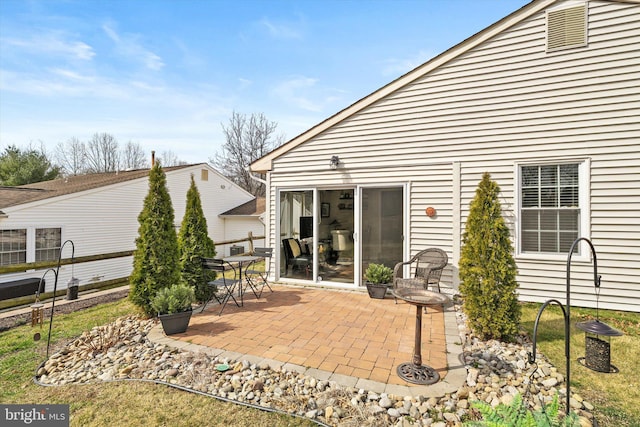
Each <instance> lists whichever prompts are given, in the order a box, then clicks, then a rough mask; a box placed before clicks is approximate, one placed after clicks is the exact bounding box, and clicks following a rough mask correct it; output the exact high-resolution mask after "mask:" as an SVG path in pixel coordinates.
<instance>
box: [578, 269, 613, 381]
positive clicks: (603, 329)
mask: <svg viewBox="0 0 640 427" xmlns="http://www.w3.org/2000/svg"><path fill="white" fill-rule="evenodd" d="M600 284H601V277H600V276H598V277H597V280H596V282H595V293H596V319H595V320H587V321H585V322H578V323H576V328H578V329H580V330H581V331H584V333H585V336H584V345H585V354H584V357H579V358H578V362H579V363H581V364H582V365H584V366H586V367H587V368H589V369H591V370H593V371H597V372H606V373H610V372H618V368H616V367H615V366H613V365H612V364H611V337H619V336H622V335H623V334H622V332H620V331H619V330H617V329H614V328H612V327H611V326H609V325H607V324H606V323H604V322H601V321H600V316H599V311H598V303H599V300H600Z"/></svg>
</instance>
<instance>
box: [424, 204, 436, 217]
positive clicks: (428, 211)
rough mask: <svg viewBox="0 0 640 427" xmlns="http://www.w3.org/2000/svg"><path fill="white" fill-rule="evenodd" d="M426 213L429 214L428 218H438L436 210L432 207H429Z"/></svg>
mask: <svg viewBox="0 0 640 427" xmlns="http://www.w3.org/2000/svg"><path fill="white" fill-rule="evenodd" d="M425 212H426V213H427V216H428V217H429V218H432V217H434V216H436V210H435V208H432V207H431V206H429V207H428V208H427V209H425Z"/></svg>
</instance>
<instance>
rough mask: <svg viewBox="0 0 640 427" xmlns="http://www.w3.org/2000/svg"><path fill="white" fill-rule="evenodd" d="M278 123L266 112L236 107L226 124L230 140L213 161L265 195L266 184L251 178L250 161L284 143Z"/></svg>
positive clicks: (231, 176)
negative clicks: (244, 110) (242, 112)
mask: <svg viewBox="0 0 640 427" xmlns="http://www.w3.org/2000/svg"><path fill="white" fill-rule="evenodd" d="M277 126H278V125H277V123H275V122H271V121H269V120H267V118H266V117H265V116H264V114H262V113H260V114H255V113H254V114H251V116H250V117H247V116H246V115H245V114H241V113H238V112H236V111H234V112H233V113H232V115H231V118H230V119H229V124H228V125H227V126H225V125H224V124H222V130H223V132H224V135H225V138H226V142H225V143H224V145H223V146H222V152H221V153H216V155H215V158H213V159H209V161H210V162H211V163H212V164H214V165H215V167H216V168H217V169H218V170H220V172H222V174H223V175H225V176H226V177H227V178H229V179H231V180H232V181H233V182H235V183H236V184H238V185H239V186H241V187H242V188H244V189H245V190H247V191H248V192H250V193H251V194H254V195H256V196H260V195H264V193H265V188H264V184H261V183H260V182H258V181H256V180H254V179H252V178H251V172H249V165H250V164H251V163H253V162H254V161H255V160H257V159H259V158H260V157H262V156H264V155H265V154H267V153H268V152H269V151H271V150H273V149H274V148H276V147H278V146H280V145H282V143H283V142H284V135H279V136H276V135H275V131H276V128H277Z"/></svg>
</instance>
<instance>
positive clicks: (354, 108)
mask: <svg viewBox="0 0 640 427" xmlns="http://www.w3.org/2000/svg"><path fill="white" fill-rule="evenodd" d="M556 1H558V0H532V1H531V2H530V3H527V4H526V5H524V6H523V7H521V8H520V9H518V10H516V11H514V12H512V13H511V14H509V15H507V16H506V17H504V18H502V19H501V20H499V21H497V22H495V23H493V24H492V25H490V26H488V27H487V28H485V29H484V30H482V31H480V32H478V33H476V34H474V35H472V36H471V37H469V38H467V39H465V40H463V41H462V42H460V43H458V44H457V45H455V46H453V47H451V48H449V49H448V50H446V51H444V52H443V53H441V54H440V55H438V56H436V57H434V58H432V59H431V60H429V61H427V62H425V63H424V64H422V65H420V66H418V67H417V68H415V69H413V70H411V71H409V72H408V73H406V74H404V75H402V76H400V77H398V78H397V79H395V80H393V81H392V82H390V83H388V84H387V85H385V86H383V87H381V88H380V89H378V90H377V91H375V92H373V93H371V94H369V95H367V96H365V97H364V98H362V99H360V100H358V101H356V102H355V103H353V104H351V105H350V106H348V107H347V108H345V109H343V110H341V111H339V112H338V113H336V114H334V115H333V116H331V117H329V118H328V119H326V120H324V121H322V122H320V123H319V124H317V125H316V126H314V127H312V128H311V129H309V130H307V131H306V132H304V133H302V134H300V135H298V136H296V137H295V138H293V139H292V140H290V141H289V142H287V143H286V144H284V145H281V146H280V147H278V148H276V149H275V150H273V151H271V152H270V153H268V154H266V155H265V156H263V157H261V158H259V159H258V160H256V161H255V162H253V163H252V164H251V170H252V171H253V172H257V173H263V174H266V173H267V172H268V171H271V170H272V169H273V161H274V160H275V159H277V158H278V157H280V156H282V155H283V154H285V153H287V152H288V151H290V150H292V149H294V148H295V147H297V146H298V145H300V144H302V143H304V142H306V141H308V140H310V139H311V138H313V137H315V136H317V135H319V134H321V133H322V132H324V131H325V130H327V129H329V128H330V127H332V126H333V125H335V124H336V123H339V122H341V121H343V120H345V119H346V118H348V117H350V116H351V115H353V114H355V113H357V112H358V111H360V110H363V109H364V108H366V107H368V106H369V105H371V104H373V103H374V102H376V101H378V100H380V99H382V98H384V97H385V96H387V95H389V94H390V93H392V92H394V91H396V90H398V89H400V88H401V87H403V86H406V85H408V84H409V83H411V82H413V81H414V80H417V79H419V78H421V77H422V76H424V75H425V74H427V73H429V72H430V71H432V70H433V69H435V68H437V67H440V66H441V65H443V64H445V63H447V62H449V61H451V60H453V59H455V58H456V57H458V56H460V55H462V54H463V53H465V52H467V51H468V50H469V49H472V48H473V47H475V46H477V45H478V44H480V43H482V42H484V41H485V40H487V39H489V38H491V37H493V36H494V35H496V34H498V33H500V32H501V31H504V30H506V29H507V28H509V27H511V26H513V25H515V24H517V23H518V22H520V21H522V20H523V19H525V18H527V17H528V16H530V15H533V14H534V13H537V12H538V11H540V10H543V9H545V8H546V7H548V6H549V5H551V4H553V3H555V2H556Z"/></svg>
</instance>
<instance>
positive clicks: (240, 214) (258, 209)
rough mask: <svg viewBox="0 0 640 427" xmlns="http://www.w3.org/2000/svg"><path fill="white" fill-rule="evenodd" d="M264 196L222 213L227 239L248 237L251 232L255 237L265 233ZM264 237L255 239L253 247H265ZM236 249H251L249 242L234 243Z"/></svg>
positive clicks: (242, 250) (244, 250)
mask: <svg viewBox="0 0 640 427" xmlns="http://www.w3.org/2000/svg"><path fill="white" fill-rule="evenodd" d="M264 207H265V199H264V197H256V198H255V199H253V200H249V201H248V202H247V203H244V204H242V205H240V206H236V207H234V208H233V209H230V210H228V211H226V212H223V213H221V214H220V218H222V219H223V220H224V239H223V240H225V241H230V240H238V239H246V238H247V236H248V233H249V232H251V233H252V235H253V236H254V237H260V236H264V235H265V227H264ZM263 246H264V239H257V240H254V241H253V247H263ZM233 247H234V251H236V250H237V251H240V252H246V251H248V250H249V242H238V243H234V244H233Z"/></svg>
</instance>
